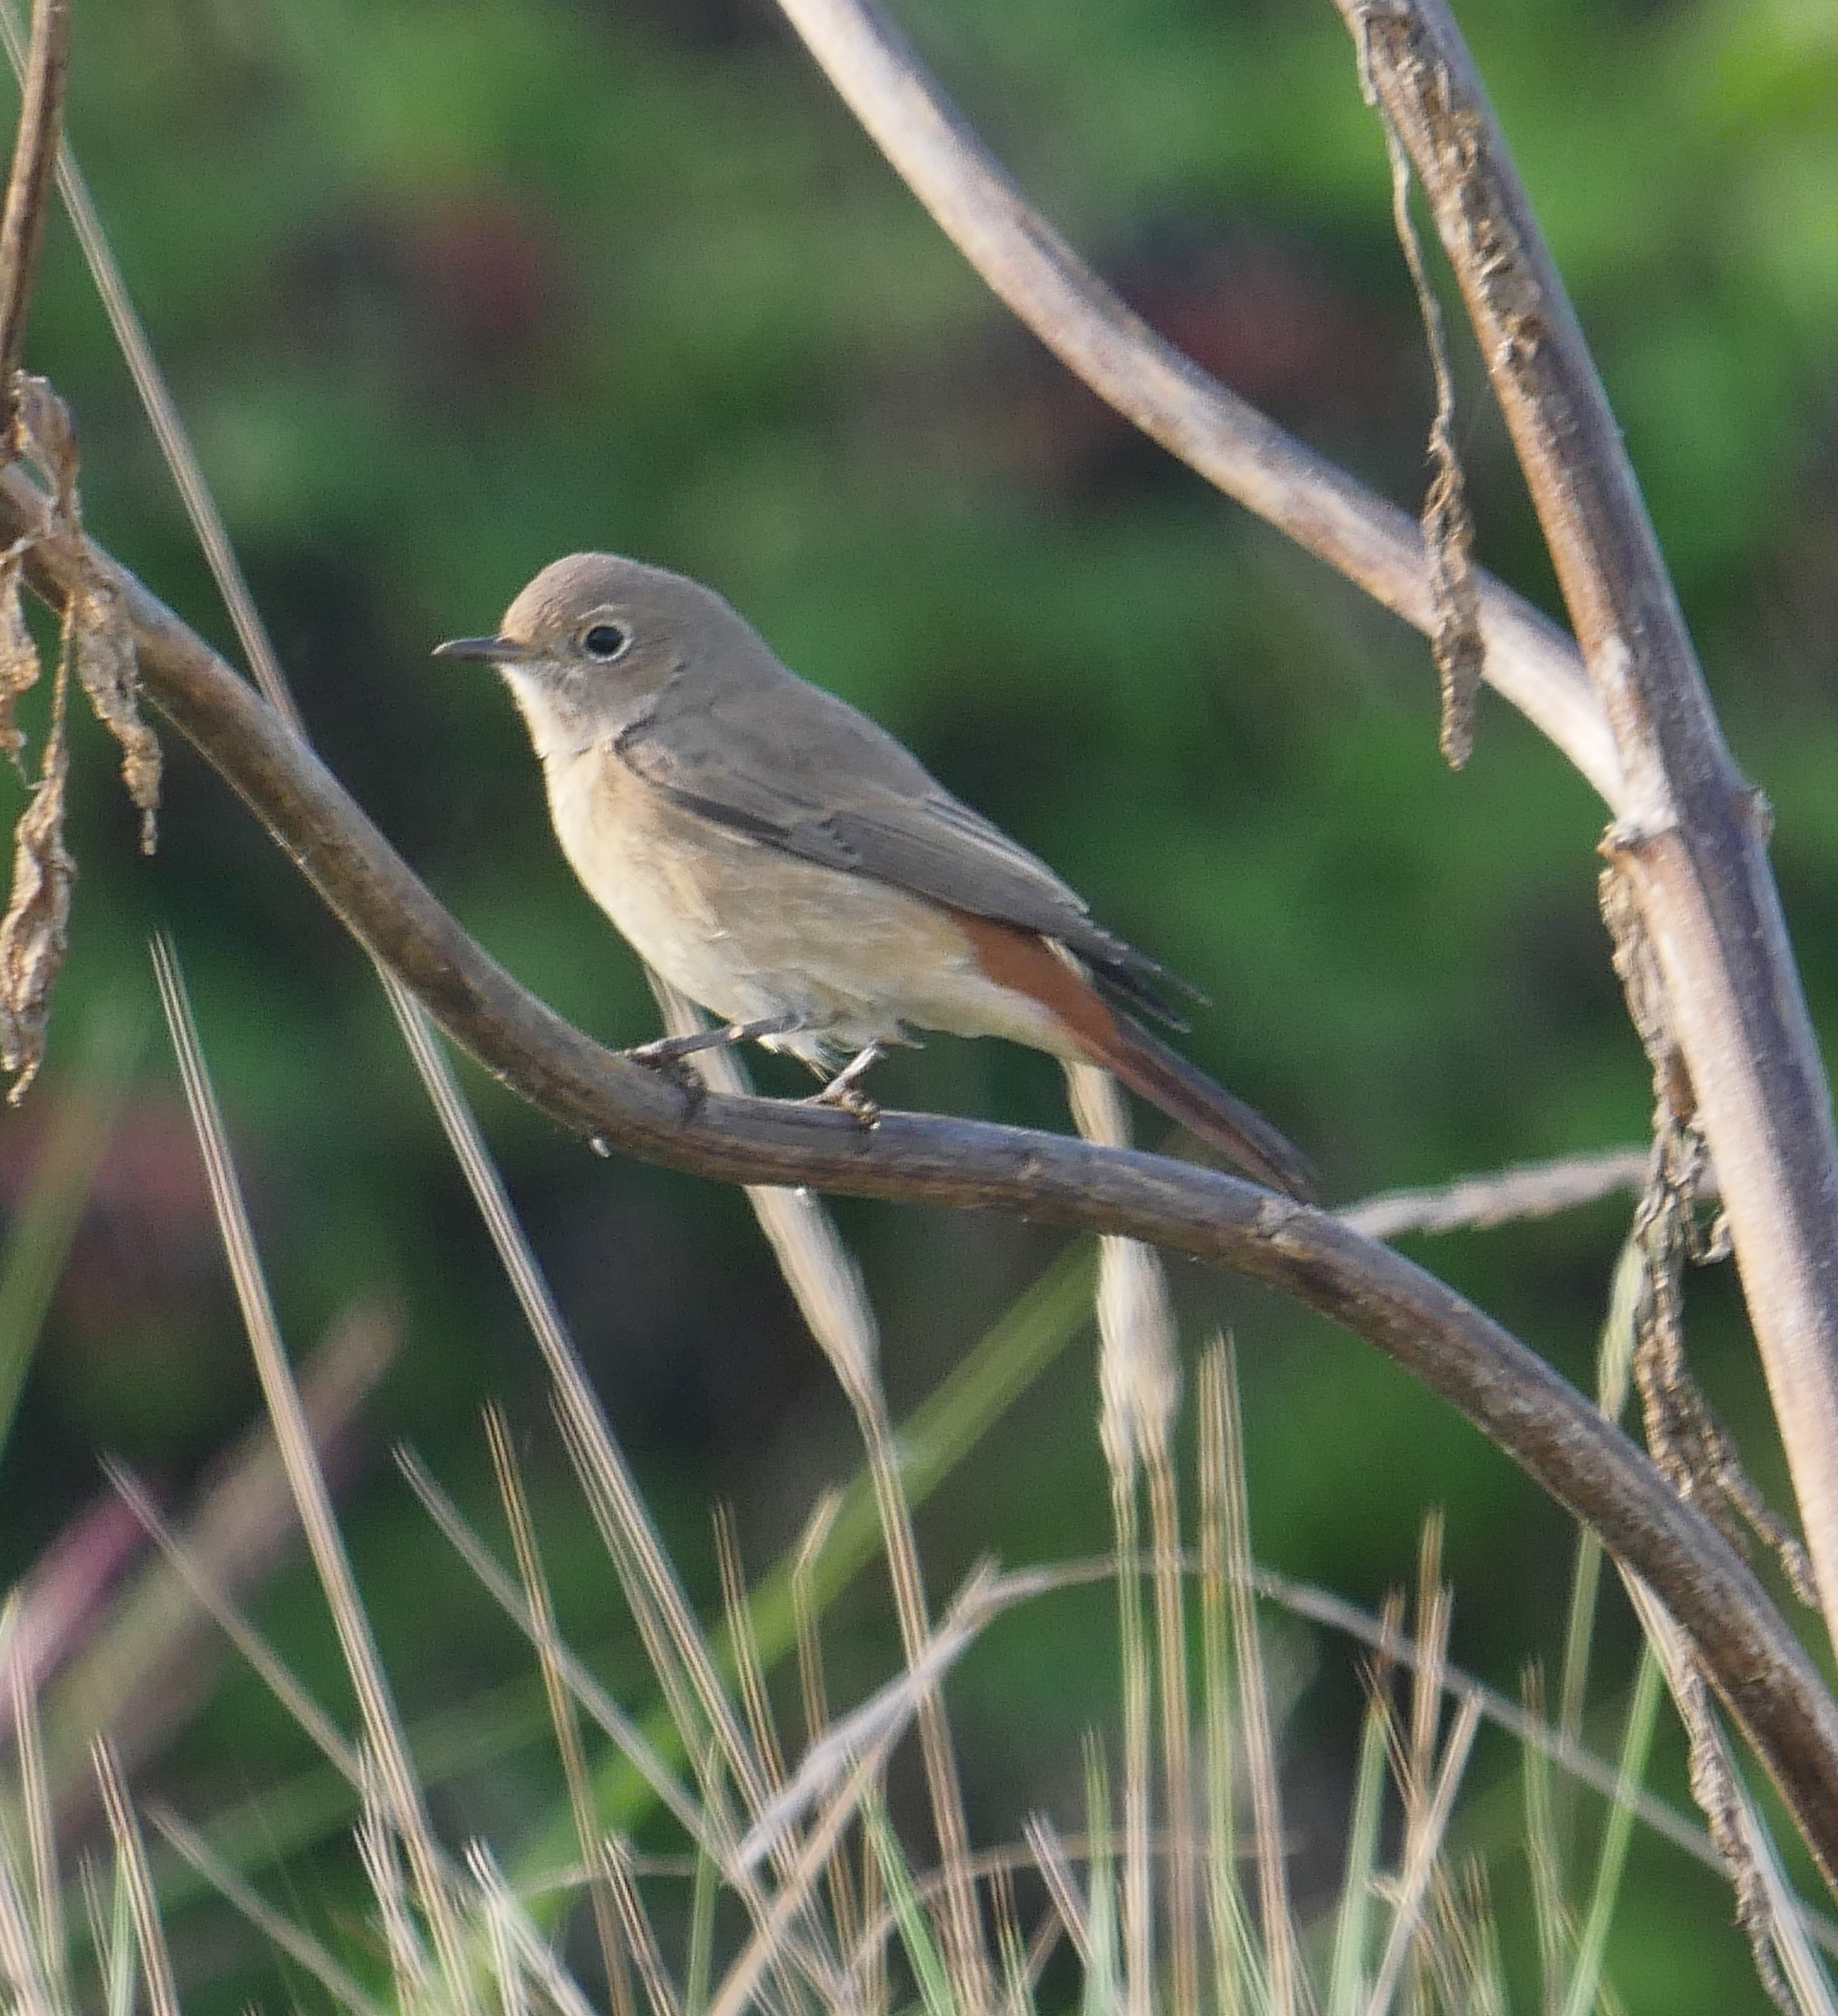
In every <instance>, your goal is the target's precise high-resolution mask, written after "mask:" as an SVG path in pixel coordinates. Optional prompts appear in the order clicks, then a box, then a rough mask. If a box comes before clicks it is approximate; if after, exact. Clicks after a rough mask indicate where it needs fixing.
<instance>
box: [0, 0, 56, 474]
mask: <svg viewBox="0 0 1838 2016" xmlns="http://www.w3.org/2000/svg"><path fill="white" fill-rule="evenodd" d="M69 74H70V0H35V4H34V6H33V9H32V38H31V44H30V45H29V46H28V48H27V51H26V63H25V77H24V82H23V87H22V88H21V91H20V110H19V135H18V138H17V139H16V141H15V142H14V143H13V170H12V173H11V174H10V175H9V177H8V178H7V183H6V203H5V210H4V211H0V442H3V443H4V444H5V450H6V452H9V453H14V454H16V453H17V452H18V451H19V445H20V443H19V439H18V436H17V434H16V431H15V430H16V427H17V424H18V419H19V387H18V383H17V373H18V371H19V368H20V353H21V351H22V350H23V347H24V344H25V334H26V316H27V313H28V311H30V309H31V302H32V285H33V283H34V280H35V279H37V278H38V248H39V247H40V246H41V244H42V243H44V239H45V211H46V210H47V209H48V208H49V206H50V200H51V184H52V171H53V169H54V167H56V161H57V151H58V143H59V135H60V134H61V132H62V130H63V103H64V83H65V80H66V78H67V77H68V76H69Z"/></svg>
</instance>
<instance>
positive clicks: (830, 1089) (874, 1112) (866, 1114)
mask: <svg viewBox="0 0 1838 2016" xmlns="http://www.w3.org/2000/svg"><path fill="white" fill-rule="evenodd" d="M798 1103H799V1105H800V1106H829V1107H834V1108H835V1109H836V1111H837V1112H839V1113H846V1114H848V1115H849V1117H850V1118H851V1119H852V1120H853V1121H854V1122H855V1124H856V1125H857V1126H858V1127H861V1128H873V1127H878V1126H879V1125H880V1119H881V1107H880V1104H879V1101H878V1100H872V1099H870V1098H869V1096H868V1094H867V1093H865V1092H863V1091H861V1089H859V1088H858V1087H857V1086H855V1085H825V1087H824V1088H823V1089H822V1091H821V1092H813V1093H810V1094H809V1095H808V1096H807V1097H805V1098H804V1099H800V1100H799V1101H798Z"/></svg>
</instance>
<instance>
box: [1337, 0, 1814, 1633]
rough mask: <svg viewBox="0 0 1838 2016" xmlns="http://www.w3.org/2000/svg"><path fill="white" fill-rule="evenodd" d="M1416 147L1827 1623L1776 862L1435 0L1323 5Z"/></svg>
mask: <svg viewBox="0 0 1838 2016" xmlns="http://www.w3.org/2000/svg"><path fill="white" fill-rule="evenodd" d="M1336 5H1339V7H1340V11H1341V13H1342V14H1343V16H1345V18H1346V20H1347V26H1348V27H1349V29H1350V30H1351V32H1352V34H1353V35H1354V39H1355V41H1356V43H1357V44H1358V47H1359V48H1360V49H1361V52H1362V55H1363V57H1364V59H1365V64H1366V67H1367V70H1368V73H1369V75H1370V77H1371V78H1372V83H1373V85H1374V87H1375V88H1376V91H1377V92H1378V94H1379V99H1380V101H1381V102H1382V103H1383V106H1384V109H1385V111H1386V113H1387V115H1388V116H1389V117H1390V120H1391V121H1392V122H1393V124H1394V126H1395V128H1396V129H1397V132H1398V135H1399V136H1400V138H1401V139H1402V140H1403V142H1404V144H1405V147H1406V148H1407V149H1408V151H1409V153H1410V156H1411V160H1412V164H1413V165H1414V166H1415V169H1416V171H1417V174H1418V175H1419V178H1420V179H1421V181H1422V182H1423V187H1424V189H1425V192H1426V194H1427V195H1428V196H1429V199H1430V207H1431V209H1432V211H1433V213H1434V215H1435V218H1436V224H1437V231H1438V232H1439V233H1440V234H1441V239H1442V242H1443V246H1444V250H1446V252H1447V253H1448V257H1449V260H1450V262H1451V265H1452V266H1453V267H1454V268H1455V277H1456V279H1457V281H1458V282H1459V285H1460V286H1461V290H1462V299H1463V301H1465V302H1466V305H1467V309H1468V313H1469V318H1470V319H1471V320H1472V321H1473V325H1474V330H1475V334H1476V336H1477V338H1478V340H1479V342H1480V351H1481V355H1482V357H1483V358H1484V360H1485V361H1486V364H1487V371H1488V373H1489V376H1491V380H1492V382H1493V387H1494V394H1495V396H1496V397H1497V398H1498V400H1499V402H1500V405H1501V408H1502V412H1504V414H1505V419H1506V423H1507V426H1508V427H1509V430H1510V431H1511V434H1512V441H1513V445H1514V447H1515V448H1516V450H1517V452H1518V455H1519V459H1520V463H1521V464H1522V465H1523V468H1524V470H1525V473H1526V477H1527V481H1528V482H1529V484H1530V488H1531V492H1532V498H1533V502H1534V505H1535V506H1536V507H1537V509H1538V517H1539V521H1540V523H1541V525H1542V527H1543V528H1544V532H1545V539H1546V541H1547V542H1548V545H1549V547H1550V549H1551V554H1552V560H1554V562H1555V563H1556V568H1557V573H1558V577H1559V581H1560V582H1561V584H1562V586H1563V595H1564V599H1565V601H1566V604H1567V605H1568V607H1569V609H1570V617H1571V621H1573V623H1574V625H1575V626H1576V632H1577V637H1578V639H1580V640H1581V645H1582V649H1583V653H1584V662H1585V664H1587V666H1588V672H1589V677H1590V679H1591V681H1592V684H1593V685H1594V686H1595V691H1596V693H1597V696H1598V697H1599V700H1600V701H1601V704H1602V711H1603V713H1604V714H1605V715H1606V718H1607V720H1608V723H1609V725H1610V729H1611V731H1612V733H1613V736H1614V741H1615V747H1616V750H1617V754H1618V757H1619V761H1620V773H1621V776H1622V778H1623V779H1624V789H1623V792H1622V795H1621V797H1620V802H1619V804H1618V805H1617V808H1616V809H1617V812H1618V814H1619V816H1618V818H1617V820H1616V822H1615V823H1614V825H1613V826H1612V827H1610V830H1609V833H1608V836H1607V838H1606V841H1604V843H1603V851H1604V852H1605V853H1606V855H1608V857H1609V859H1610V861H1611V862H1613V863H1614V864H1615V865H1616V866H1617V868H1619V869H1620V871H1621V873H1623V874H1624V875H1625V876H1626V877H1627V878H1628V881H1629V883H1630V884H1631V886H1632V888H1633V890H1634V892H1635V897H1636V899H1637V901H1638V904H1639V907H1640V913H1641V916H1642V921H1643V923H1644V924H1645V927H1646V934H1647V937H1648V938H1649V941H1650V943H1651V945H1652V946H1653V950H1654V952H1655V953H1656V956H1657V957H1658V959H1659V963H1660V970H1661V971H1662V973H1663V974H1664V977H1665V982H1666V992H1667V1006H1668V1009H1669V1010H1670V1014H1671V1021H1672V1024H1673V1031H1672V1033H1673V1034H1674V1036H1675V1037H1676V1039H1677V1041H1678V1046H1679V1048H1680V1049H1681V1051H1682V1053H1683V1055H1684V1057H1685V1062H1686V1064H1688V1065H1689V1068H1690V1073H1691V1080H1692V1088H1693V1090H1694V1091H1695V1093H1696V1101H1697V1109H1698V1118H1699V1121H1700V1125H1701V1126H1702V1128H1703V1132H1704V1136H1705V1138H1706V1139H1707V1141H1708V1143H1709V1144H1710V1153H1711V1155H1712V1157H1713V1158H1714V1161H1715V1163H1716V1165H1717V1173H1718V1182H1719V1183H1720V1185H1721V1190H1722V1193H1723V1201H1724V1208H1725V1211H1727V1212H1728V1218H1729V1224H1730V1228H1731V1231H1732V1235H1733V1238H1734V1242H1735V1257H1736V1264H1737V1266H1738V1268H1739V1269H1740V1272H1741V1275H1742V1280H1743V1293H1744V1295H1745V1297H1746V1300H1747V1302H1748V1306H1749V1313H1750V1320H1751V1322H1752V1323H1753V1327H1754V1331H1755V1337H1756V1341H1757V1346H1758V1348H1759V1350H1760V1352H1761V1363H1762V1367H1763V1370H1764V1373H1765V1374H1766V1376H1767V1379H1768V1390H1769V1394H1770V1396H1771V1399H1772V1402H1773V1406H1774V1412H1775V1420H1776V1421H1777V1422H1778V1424H1779V1428H1780V1432H1781V1437H1782V1442H1783V1444H1784V1445H1785V1447H1786V1456H1787V1462H1788V1466H1789V1470H1790V1471H1791V1473H1792V1476H1793V1489H1794V1494H1795V1496H1796V1497H1797V1500H1798V1502H1799V1507H1800V1519H1801V1521H1802V1524H1803V1525H1804V1531H1805V1535H1806V1541H1807V1550H1808V1551H1809V1553H1811V1557H1812V1563H1813V1572H1814V1575H1815V1579H1816V1581H1817V1582H1818V1590H1819V1595H1820V1599H1821V1603H1822V1607H1823V1609H1824V1611H1825V1620H1826V1626H1827V1629H1828V1630H1831V1629H1833V1628H1834V1626H1838V1250H1835V1247H1834V1232H1835V1230H1838V1135H1835V1134H1834V1132H1833V1121H1832V1107H1831V1098H1830V1094H1829V1090H1828V1088H1827V1085H1826V1083H1825V1071H1824V1067H1823V1065H1822V1062H1821V1060H1820V1057H1819V1053H1818V1045H1817V1042H1816V1040H1815V1037H1814V1034H1813V1029H1812V1023H1811V1017H1810V1016H1809V1015H1808V1014H1807V1009H1806V1003H1805V999H1804V995H1803V994H1802V992H1801V990H1800V976H1799V973H1798V970H1797V967H1795V964H1794V961H1793V950H1792V948H1791V946H1790V945H1789V942H1788V938H1787V930H1786V920H1784V918H1783V917H1782V914H1781V907H1780V899H1779V895H1778V893H1777V891H1776V890H1775V884H1774V877H1773V874H1772V873H1771V870H1770V869H1769V867H1768V854H1767V842H1768V813H1767V810H1766V808H1765V806H1764V804H1763V803H1762V801H1761V799H1760V797H1759V796H1758V794H1757V793H1756V792H1755V791H1754V790H1753V789H1752V788H1751V787H1750V785H1749V784H1748V783H1747V782H1746V779H1744V778H1743V776H1742V774H1741V773H1740V772H1739V770H1738V769H1737V768H1736V765H1735V761H1734V760H1733V758H1732V756H1731V754H1730V753H1729V750H1728V747H1727V745H1726V744H1725V741H1724V740H1723V734H1722V730H1721V727H1720V726H1719V725H1718V720H1717V717H1716V714H1715V712H1714V710H1713V708H1712V707H1711V704H1710V695H1709V693H1707V691H1706V689H1705V686H1704V682H1703V675H1702V674H1701V673H1700V670H1699V668H1698V664H1697V660H1696V655H1695V653H1694V652H1693V650H1692V644H1691V639H1690V638H1689V635H1688V634H1687V633H1686V631H1685V620H1684V617H1683V615H1682V613H1681V612H1680V610H1679V607H1678V599H1677V597H1676V596H1675V595H1674V592H1673V589H1672V584H1671V579H1670V578H1669V577H1668V575H1667V572H1666V569H1665V565H1664V561H1663V560H1662V559H1661V557H1660V550H1659V545H1658V542H1657V541H1656V538H1654V536H1653V527H1652V525H1651V524H1650V523H1649V520H1648V518H1647V516H1646V506H1645V504H1644V502H1642V498H1641V495H1640V491H1639V486H1638V484H1637V482H1636V481H1635V476H1634V472H1633V470H1632V468H1631V466H1630V464H1629V463H1628V458H1627V455H1626V452H1625V450H1624V448H1623V445H1622V442H1621V437H1620V431H1619V430H1618V429H1617V427H1616V425H1615V422H1614V416H1613V413H1612V412H1610V409H1609V405H1608V401H1607V398H1606V395H1605V394H1604V393H1603V391H1602V384H1601V381H1600V380H1599V378H1598V376H1596V373H1595V365H1594V362H1593V360H1592V358H1591V357H1590V355H1589V351H1588V346H1587V344H1585V342H1584V339H1583V335H1582V332H1581V329H1580V328H1579V327H1578V326H1577V320H1576V316H1575V314H1574V311H1573V310H1572V308H1571V306H1570V301H1569V298H1568V297H1567V295H1566V293H1565V292H1564V289H1563V282H1562V280H1561V279H1559V276H1558V273H1557V270H1556V265H1555V263H1554V262H1553V261H1552V257H1551V255H1550V252H1549V250H1548V247H1546V245H1545V242H1544V239H1543V238H1542V236H1541V234H1540V232H1539V229H1538V222H1537V220H1536V218H1535V217H1534V215H1533V213H1532V210H1531V206H1530V200H1529V199H1528V198H1527V195H1526V193H1525V190H1524V188H1523V185H1522V183H1521V182H1520V178H1519V175H1518V172H1517V171H1516V168H1515V167H1514V166H1513V164H1512V157H1511V155H1510V153H1509V151H1508V149H1507V147H1506V144H1505V140H1504V139H1503V138H1502V135H1501V133H1500V131H1499V128H1498V124H1497V123H1496V121H1495V120H1494V116H1493V112H1492V109H1491V106H1489V104H1488V103H1487V97H1486V94H1485V92H1484V89H1483V88H1482V85H1481V83H1480V78H1479V77H1478V75H1477V73H1476V71H1475V70H1474V67H1473V63H1472V61H1471V59H1469V55H1468V52H1467V49H1466V46H1465V45H1464V44H1463V42H1462V38H1461V34H1460V31H1459V29H1458V28H1457V27H1456V26H1455V21H1454V19H1453V17H1452V16H1451V14H1450V13H1449V12H1448V9H1447V8H1446V7H1445V6H1444V5H1442V0H1336Z"/></svg>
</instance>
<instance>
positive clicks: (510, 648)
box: [433, 637, 528, 665]
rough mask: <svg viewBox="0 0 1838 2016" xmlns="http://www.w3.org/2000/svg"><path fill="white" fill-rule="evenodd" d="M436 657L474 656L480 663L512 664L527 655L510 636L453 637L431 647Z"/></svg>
mask: <svg viewBox="0 0 1838 2016" xmlns="http://www.w3.org/2000/svg"><path fill="white" fill-rule="evenodd" d="M433 655H434V656H435V657H437V658H476V659H477V661H479V663H480V664H482V665H514V664H516V661H518V659H520V658H522V657H527V655H528V653H527V650H526V648H525V646H523V645H521V644H520V643H517V641H516V639H514V638H512V637H455V638H453V639H451V641H450V642H448V643H444V644H437V645H436V646H434V649H433Z"/></svg>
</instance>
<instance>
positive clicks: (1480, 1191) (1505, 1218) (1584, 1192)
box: [1335, 1147, 1652, 1240]
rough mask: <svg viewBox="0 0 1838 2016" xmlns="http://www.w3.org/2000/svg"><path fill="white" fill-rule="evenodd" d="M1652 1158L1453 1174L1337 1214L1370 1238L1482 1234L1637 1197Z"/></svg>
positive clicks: (1592, 1158) (1639, 1155)
mask: <svg viewBox="0 0 1838 2016" xmlns="http://www.w3.org/2000/svg"><path fill="white" fill-rule="evenodd" d="M1651 1161H1652V1150H1650V1149H1649V1148H1646V1147H1638V1148H1604V1149H1602V1150H1600V1151H1599V1153H1596V1154H1585V1155H1564V1156H1561V1157H1559V1158H1558V1160H1556V1161H1551V1162H1523V1163H1520V1164H1519V1165H1516V1167H1514V1168H1509V1169H1497V1170H1493V1171H1490V1172H1489V1173H1488V1174H1487V1175H1482V1176H1458V1177H1457V1178H1456V1179H1455V1181H1454V1182H1453V1183H1438V1184H1437V1185H1435V1186H1433V1188H1430V1189H1428V1190H1387V1191H1386V1192H1384V1193H1383V1194H1382V1195H1380V1196H1378V1197H1365V1198H1362V1199H1361V1201H1360V1202H1359V1203H1358V1204H1349V1205H1348V1206H1347V1208H1345V1209H1344V1210H1343V1211H1338V1212H1336V1214H1335V1215H1336V1217H1338V1218H1339V1219H1340V1222H1341V1223H1342V1224H1343V1225H1344V1226H1350V1227H1351V1229H1353V1230H1354V1231H1355V1232H1361V1233H1365V1237H1367V1238H1368V1239H1387V1240H1390V1239H1397V1238H1400V1237H1402V1236H1403V1235H1404V1234H1405V1233H1407V1232H1485V1231H1488V1230H1490V1229H1491V1228H1492V1227H1494V1226H1498V1225H1510V1224H1512V1223H1514V1222H1517V1221H1520V1220H1523V1219H1538V1218H1550V1217H1553V1216H1555V1215H1556V1213H1557V1212H1559V1211H1574V1210H1576V1209H1577V1208H1579V1207H1580V1206H1581V1205H1584V1204H1599V1202H1600V1201H1602V1198H1604V1197H1613V1196H1615V1195H1617V1193H1620V1192H1623V1191H1628V1192H1638V1190H1640V1189H1641V1188H1642V1186H1643V1185H1644V1184H1645V1183H1646V1174H1647V1169H1648V1167H1649V1164H1650V1162H1651Z"/></svg>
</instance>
